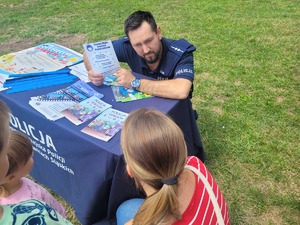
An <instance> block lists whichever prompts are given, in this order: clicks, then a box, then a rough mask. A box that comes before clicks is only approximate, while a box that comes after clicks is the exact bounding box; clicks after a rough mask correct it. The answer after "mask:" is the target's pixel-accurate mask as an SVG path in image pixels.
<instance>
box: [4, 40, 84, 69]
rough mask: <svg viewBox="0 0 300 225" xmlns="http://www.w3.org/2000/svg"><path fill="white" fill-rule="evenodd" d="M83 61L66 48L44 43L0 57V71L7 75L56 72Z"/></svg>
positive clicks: (75, 53)
mask: <svg viewBox="0 0 300 225" xmlns="http://www.w3.org/2000/svg"><path fill="white" fill-rule="evenodd" d="M82 60H83V58H82V55H81V54H80V53H78V52H75V51H73V50H71V49H69V48H67V47H64V46H61V45H58V44H55V43H44V44H40V45H38V46H35V47H31V48H28V49H25V50H22V51H19V52H15V53H10V54H7V55H3V56H1V57H0V70H1V71H2V72H3V73H7V74H27V73H38V72H48V71H57V70H60V69H62V68H64V67H66V66H71V65H74V64H76V63H78V62H81V61H82Z"/></svg>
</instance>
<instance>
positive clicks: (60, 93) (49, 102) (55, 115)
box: [29, 80, 103, 121]
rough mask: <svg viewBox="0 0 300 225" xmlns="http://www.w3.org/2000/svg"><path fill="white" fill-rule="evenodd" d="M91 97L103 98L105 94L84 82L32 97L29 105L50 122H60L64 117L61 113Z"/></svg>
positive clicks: (80, 81)
mask: <svg viewBox="0 0 300 225" xmlns="http://www.w3.org/2000/svg"><path fill="white" fill-rule="evenodd" d="M91 96H96V97H97V98H99V99H100V98H102V97H103V94H101V93H99V92H97V91H95V90H94V89H93V88H91V87H90V86H89V85H88V84H86V83H85V82H84V81H82V80H79V81H77V82H76V83H74V84H72V85H70V86H68V87H66V88H64V89H60V90H57V91H54V92H51V93H48V94H44V95H40V96H35V97H31V100H30V101H29V104H30V105H31V106H32V107H33V108H34V109H36V110H37V111H39V112H40V113H42V114H43V115H44V116H45V117H46V118H47V119H49V120H53V121H55V120H58V119H60V118H62V117H64V115H62V114H61V113H60V112H61V111H63V110H65V109H67V108H69V107H71V106H73V105H75V104H76V103H79V102H81V101H83V100H85V99H87V98H89V97H91Z"/></svg>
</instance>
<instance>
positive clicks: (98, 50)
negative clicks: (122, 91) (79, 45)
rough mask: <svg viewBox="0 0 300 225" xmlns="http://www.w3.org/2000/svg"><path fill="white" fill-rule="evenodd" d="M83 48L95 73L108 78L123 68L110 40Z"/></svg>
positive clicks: (85, 45) (86, 45)
mask: <svg viewBox="0 0 300 225" xmlns="http://www.w3.org/2000/svg"><path fill="white" fill-rule="evenodd" d="M83 47H84V51H85V53H86V55H87V57H88V59H89V61H90V64H91V67H92V70H93V71H94V72H96V73H101V74H102V75H103V76H108V75H113V74H114V73H116V71H117V70H118V69H120V68H121V67H120V63H119V61H118V58H117V55H116V53H115V50H114V47H113V45H112V42H111V41H110V40H107V41H101V42H96V43H89V44H84V45H83Z"/></svg>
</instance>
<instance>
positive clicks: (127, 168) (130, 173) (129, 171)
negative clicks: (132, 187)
mask: <svg viewBox="0 0 300 225" xmlns="http://www.w3.org/2000/svg"><path fill="white" fill-rule="evenodd" d="M126 171H127V173H128V175H129V176H130V177H133V174H132V172H131V169H130V167H129V166H128V164H126Z"/></svg>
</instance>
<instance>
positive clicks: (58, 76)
mask: <svg viewBox="0 0 300 225" xmlns="http://www.w3.org/2000/svg"><path fill="white" fill-rule="evenodd" d="M69 72H70V71H69V70H59V71H53V72H41V73H28V74H10V75H9V78H13V79H7V80H6V81H5V82H4V84H3V87H4V88H9V89H8V90H7V91H6V93H7V94H10V93H16V92H21V91H27V90H33V89H37V88H44V87H49V86H54V85H59V84H65V83H70V82H73V81H74V80H75V79H76V77H75V76H72V75H70V73H69Z"/></svg>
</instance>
